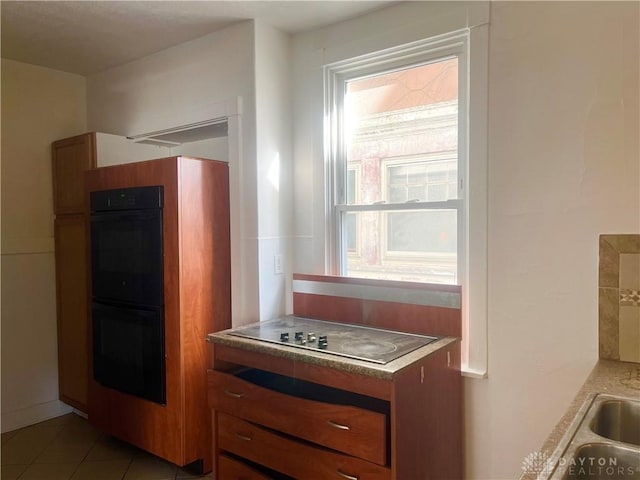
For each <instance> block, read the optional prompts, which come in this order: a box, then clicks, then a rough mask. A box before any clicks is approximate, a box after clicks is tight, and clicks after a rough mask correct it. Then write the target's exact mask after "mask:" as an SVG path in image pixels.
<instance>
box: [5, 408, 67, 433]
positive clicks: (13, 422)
mask: <svg viewBox="0 0 640 480" xmlns="http://www.w3.org/2000/svg"><path fill="white" fill-rule="evenodd" d="M72 411H73V408H71V407H70V406H69V405H67V404H66V403H63V402H61V401H59V400H53V401H51V402H45V403H39V404H37V405H30V406H28V407H26V408H21V409H19V410H14V411H12V412H2V420H1V421H0V430H2V433H5V432H10V431H11V430H15V429H17V428H22V427H26V426H29V425H33V424H34V423H38V422H42V421H44V420H48V419H50V418H54V417H59V416H60V415H65V414H67V413H70V412H72Z"/></svg>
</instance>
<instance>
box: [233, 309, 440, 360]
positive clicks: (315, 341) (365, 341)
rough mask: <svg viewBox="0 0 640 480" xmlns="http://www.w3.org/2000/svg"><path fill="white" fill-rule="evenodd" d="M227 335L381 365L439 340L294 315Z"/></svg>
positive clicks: (241, 328) (239, 329)
mask: <svg viewBox="0 0 640 480" xmlns="http://www.w3.org/2000/svg"><path fill="white" fill-rule="evenodd" d="M226 333H228V334H229V335H236V336H238V337H246V338H251V339H253V340H260V341H263V342H270V343H277V344H280V345H287V346H291V347H294V348H301V349H306V350H312V351H316V352H323V353H328V354H332V355H339V356H342V357H348V358H353V359H357V360H364V361H367V362H373V363H378V364H382V365H384V364H386V363H389V362H391V361H393V360H395V359H397V358H399V357H401V356H403V355H406V354H407V353H409V352H412V351H413V350H416V349H418V348H420V347H423V346H425V345H428V344H430V343H431V342H435V341H436V340H438V339H439V337H431V336H426V335H417V334H412V333H404V332H396V331H393V330H384V329H380V328H372V327H365V326H361V325H353V324H346V323H336V322H328V321H323V320H313V319H310V318H302V317H295V316H287V317H282V318H278V319H274V320H266V321H263V322H260V323H259V324H253V325H248V326H246V327H240V328H236V329H234V330H230V331H228V332H226Z"/></svg>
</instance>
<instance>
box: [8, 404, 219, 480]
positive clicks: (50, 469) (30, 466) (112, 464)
mask: <svg viewBox="0 0 640 480" xmlns="http://www.w3.org/2000/svg"><path fill="white" fill-rule="evenodd" d="M1 451H2V474H1V475H0V478H1V479H2V480H18V479H19V480H176V479H193V478H203V479H213V476H212V475H205V476H204V477H199V476H198V475H195V474H194V473H192V472H191V473H190V472H189V471H187V470H184V469H181V468H178V467H177V466H175V465H173V464H171V463H168V462H166V461H165V460H162V459H161V458H158V457H156V456H153V455H151V454H149V453H147V452H144V451H142V450H140V449H138V448H135V447H133V446H131V445H129V444H127V443H124V442H121V441H119V440H117V439H115V438H113V437H110V436H108V435H104V434H102V433H101V432H99V431H98V430H96V429H95V428H93V427H92V426H91V425H89V422H87V420H85V419H84V418H82V417H80V416H78V415H76V414H73V413H70V414H68V415H64V416H62V417H58V418H53V419H51V420H47V421H46V422H42V423H38V424H36V425H31V426H29V427H25V428H21V429H19V430H14V431H12V432H7V433H3V434H2V446H1Z"/></svg>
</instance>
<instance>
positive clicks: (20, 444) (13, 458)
mask: <svg viewBox="0 0 640 480" xmlns="http://www.w3.org/2000/svg"><path fill="white" fill-rule="evenodd" d="M59 430H60V426H57V425H43V424H37V425H33V426H31V427H27V428H23V429H20V430H18V431H17V432H16V434H15V435H14V436H13V437H11V438H10V439H9V440H7V442H6V443H5V444H4V445H2V465H25V464H26V465H28V464H30V463H32V462H33V461H34V460H35V459H36V458H37V457H38V456H39V455H40V454H41V453H42V452H43V451H44V450H45V449H46V448H47V446H48V445H49V444H50V443H51V442H52V441H53V439H54V438H55V437H56V435H57V434H58V432H59Z"/></svg>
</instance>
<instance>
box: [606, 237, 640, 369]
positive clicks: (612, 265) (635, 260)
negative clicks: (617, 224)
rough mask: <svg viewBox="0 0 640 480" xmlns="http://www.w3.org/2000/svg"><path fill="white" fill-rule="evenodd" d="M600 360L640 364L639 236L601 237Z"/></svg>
mask: <svg viewBox="0 0 640 480" xmlns="http://www.w3.org/2000/svg"><path fill="white" fill-rule="evenodd" d="M598 299H599V301H598V316H599V324H598V326H599V328H598V333H599V352H600V358H606V359H610V360H621V361H625V362H637V363H640V235H600V264H599V281H598Z"/></svg>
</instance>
